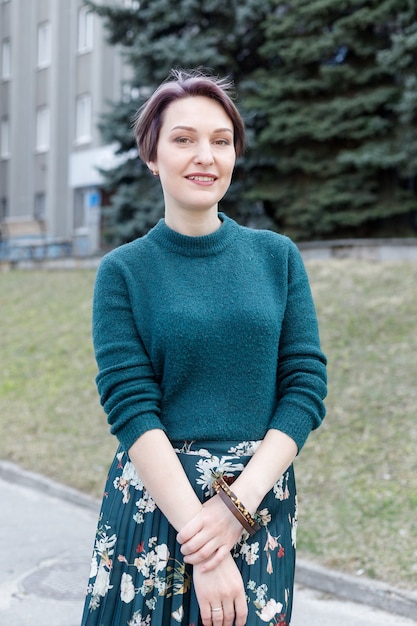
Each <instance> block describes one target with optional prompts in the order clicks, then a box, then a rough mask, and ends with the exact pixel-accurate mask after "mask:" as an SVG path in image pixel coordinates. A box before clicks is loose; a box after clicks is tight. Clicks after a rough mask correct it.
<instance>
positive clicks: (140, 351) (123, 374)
mask: <svg viewBox="0 0 417 626" xmlns="http://www.w3.org/2000/svg"><path fill="white" fill-rule="evenodd" d="M92 332H93V345H94V351H95V357H96V361H97V365H98V374H97V378H96V382H97V388H98V392H99V395H100V401H101V404H102V406H103V408H104V410H105V412H106V414H107V419H108V422H109V424H110V431H111V433H112V434H114V435H116V436H117V438H118V439H119V441H120V443H121V445H122V446H123V448H124V449H125V450H126V451H127V450H129V448H130V447H131V446H132V444H133V443H134V442H135V441H136V440H137V439H138V438H139V437H140V436H141V435H142V434H143V433H144V432H145V431H147V430H151V429H154V428H159V429H162V430H164V428H163V426H162V424H161V421H160V419H159V415H160V400H161V392H160V388H159V385H158V384H157V382H156V380H155V376H154V372H153V368H152V365H151V362H150V359H149V357H148V354H147V353H146V350H145V348H144V345H143V342H142V340H141V337H140V332H139V329H138V328H137V326H136V324H135V319H134V314H133V311H132V306H131V298H130V294H129V289H128V280H127V270H126V268H125V267H124V265H123V264H122V263H120V262H118V261H117V259H115V258H114V255H112V254H109V255H108V256H107V257H104V259H103V260H102V262H101V264H100V266H99V269H98V271H97V276H96V281H95V287H94V297H93V319H92Z"/></svg>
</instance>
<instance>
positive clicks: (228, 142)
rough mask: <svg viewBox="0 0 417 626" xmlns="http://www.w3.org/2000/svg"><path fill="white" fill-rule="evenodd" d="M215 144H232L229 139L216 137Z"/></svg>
mask: <svg viewBox="0 0 417 626" xmlns="http://www.w3.org/2000/svg"><path fill="white" fill-rule="evenodd" d="M214 144H215V145H216V146H230V141H229V140H228V139H215V140H214Z"/></svg>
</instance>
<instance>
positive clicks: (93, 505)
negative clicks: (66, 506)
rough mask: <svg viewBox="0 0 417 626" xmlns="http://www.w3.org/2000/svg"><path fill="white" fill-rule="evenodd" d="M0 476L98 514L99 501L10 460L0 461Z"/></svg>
mask: <svg viewBox="0 0 417 626" xmlns="http://www.w3.org/2000/svg"><path fill="white" fill-rule="evenodd" d="M0 478H2V479H3V480H5V481H7V482H13V483H17V484H18V485H22V486H23V487H28V488H29V489H35V490H37V491H42V493H46V494H47V495H49V496H52V497H53V498H58V499H60V500H65V502H70V503H71V504H75V505H76V506H79V507H82V508H84V509H89V510H90V511H94V512H96V513H97V515H98V514H99V511H100V505H101V501H100V500H97V499H96V498H93V497H92V496H88V495H87V494H84V493H81V491H77V490H76V489H72V488H71V487H67V486H66V485H62V484H61V483H58V482H56V481H54V480H52V479H51V478H47V477H46V476H41V475H40V474H35V473H34V472H30V471H28V470H25V469H22V468H21V467H19V466H18V465H15V464H14V463H10V461H0Z"/></svg>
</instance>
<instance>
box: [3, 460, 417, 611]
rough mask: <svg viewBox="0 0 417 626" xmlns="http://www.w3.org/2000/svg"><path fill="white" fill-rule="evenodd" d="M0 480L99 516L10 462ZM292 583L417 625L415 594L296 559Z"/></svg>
mask: <svg viewBox="0 0 417 626" xmlns="http://www.w3.org/2000/svg"><path fill="white" fill-rule="evenodd" d="M0 479H3V480H6V481H8V482H14V483H17V484H19V485H23V486H24V487H28V488H30V489H35V490H38V491H42V492H43V493H46V494H48V495H49V496H52V497H54V498H59V499H61V500H65V501H66V502H70V503H72V504H74V505H75V506H79V507H82V508H84V509H88V510H90V511H92V512H95V513H97V515H98V513H99V510H100V504H101V502H100V501H99V500H97V499H96V498H93V497H91V496H88V495H86V494H83V493H81V492H80V491H77V490H76V489H72V488H71V487H67V486H65V485H62V484H61V483H58V482H56V481H54V480H52V479H50V478H46V477H45V476H41V475H40V474H35V473H34V472H30V471H28V470H24V469H22V468H21V467H19V466H18V465H15V464H14V463H11V462H9V461H1V460H0ZM295 582H296V584H297V585H300V586H302V587H308V588H309V589H314V590H316V591H319V592H322V593H326V594H329V595H331V596H334V597H336V598H338V599H341V600H346V601H348V602H354V603H358V604H366V605H368V606H371V607H373V608H375V609H379V610H382V611H386V612H388V613H391V614H394V615H401V616H402V617H407V618H408V619H412V620H415V621H416V623H417V594H415V593H411V592H408V591H405V590H401V589H396V588H393V587H390V586H389V585H387V584H385V583H381V582H378V581H374V580H370V579H369V578H361V579H358V577H356V576H352V575H349V574H344V573H342V572H338V571H335V570H330V569H327V568H325V567H322V566H320V565H316V564H313V563H311V562H309V561H306V560H304V559H301V558H299V557H297V567H296V574H295Z"/></svg>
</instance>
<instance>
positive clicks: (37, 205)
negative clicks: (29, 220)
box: [33, 191, 46, 220]
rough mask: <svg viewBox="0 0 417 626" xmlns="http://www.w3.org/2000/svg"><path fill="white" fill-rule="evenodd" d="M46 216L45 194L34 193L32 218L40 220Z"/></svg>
mask: <svg viewBox="0 0 417 626" xmlns="http://www.w3.org/2000/svg"><path fill="white" fill-rule="evenodd" d="M45 215H46V194H45V193H44V192H43V191H41V192H39V193H35V199H34V207H33V217H34V218H35V220H41V219H42V218H44V217H45Z"/></svg>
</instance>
